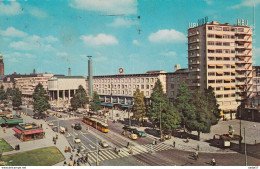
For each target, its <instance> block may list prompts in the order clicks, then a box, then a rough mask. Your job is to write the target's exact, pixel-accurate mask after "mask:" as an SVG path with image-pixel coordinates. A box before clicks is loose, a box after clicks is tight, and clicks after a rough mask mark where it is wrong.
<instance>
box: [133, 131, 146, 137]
mask: <svg viewBox="0 0 260 169" xmlns="http://www.w3.org/2000/svg"><path fill="white" fill-rule="evenodd" d="M134 134H136V135H138V136H139V137H146V136H147V134H146V133H145V132H144V131H138V130H136V131H134Z"/></svg>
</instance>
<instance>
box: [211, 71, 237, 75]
mask: <svg viewBox="0 0 260 169" xmlns="http://www.w3.org/2000/svg"><path fill="white" fill-rule="evenodd" d="M235 74H236V72H208V76H230V75H231V76H234V75H235Z"/></svg>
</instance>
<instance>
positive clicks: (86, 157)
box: [85, 153, 88, 162]
mask: <svg viewBox="0 0 260 169" xmlns="http://www.w3.org/2000/svg"><path fill="white" fill-rule="evenodd" d="M85 161H86V162H88V153H87V154H86V156H85Z"/></svg>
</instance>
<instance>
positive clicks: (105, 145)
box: [99, 140, 108, 148]
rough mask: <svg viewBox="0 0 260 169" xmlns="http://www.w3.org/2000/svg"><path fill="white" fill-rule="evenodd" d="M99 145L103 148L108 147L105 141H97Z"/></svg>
mask: <svg viewBox="0 0 260 169" xmlns="http://www.w3.org/2000/svg"><path fill="white" fill-rule="evenodd" d="M99 145H100V146H102V147H103V148H106V147H108V144H107V143H106V142H105V141H102V140H100V141H99Z"/></svg>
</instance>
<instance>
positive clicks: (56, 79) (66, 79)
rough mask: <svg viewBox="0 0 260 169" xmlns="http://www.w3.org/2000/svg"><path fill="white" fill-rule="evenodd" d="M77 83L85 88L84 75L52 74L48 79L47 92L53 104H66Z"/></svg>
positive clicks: (76, 87)
mask: <svg viewBox="0 0 260 169" xmlns="http://www.w3.org/2000/svg"><path fill="white" fill-rule="evenodd" d="M79 85H82V86H83V88H84V89H86V86H87V85H86V77H84V76H53V77H52V78H50V79H48V92H49V96H50V100H51V101H52V102H53V104H57V105H68V103H69V101H70V99H71V98H72V97H73V96H74V94H75V93H76V91H77V89H78V88H79Z"/></svg>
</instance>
